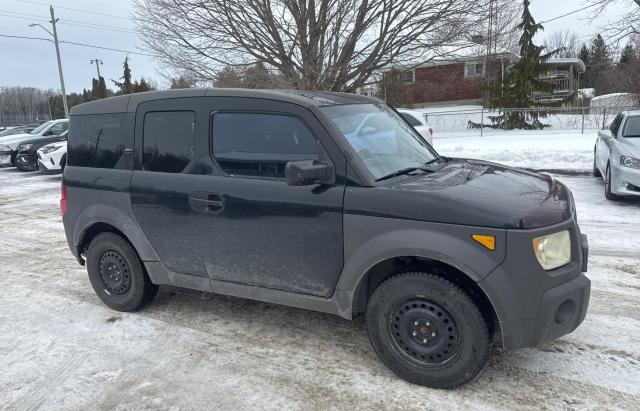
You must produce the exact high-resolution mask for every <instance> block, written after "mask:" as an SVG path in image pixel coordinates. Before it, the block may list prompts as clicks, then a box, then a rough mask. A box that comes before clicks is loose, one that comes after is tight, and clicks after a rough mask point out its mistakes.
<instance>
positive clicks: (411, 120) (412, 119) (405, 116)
mask: <svg viewBox="0 0 640 411" xmlns="http://www.w3.org/2000/svg"><path fill="white" fill-rule="evenodd" d="M400 115H401V116H402V118H403V119H405V120H407V122H408V123H409V124H411V125H412V126H413V127H415V126H419V125H420V122H419V121H418V119H416V118H415V117H414V116H412V115H411V114H408V113H400Z"/></svg>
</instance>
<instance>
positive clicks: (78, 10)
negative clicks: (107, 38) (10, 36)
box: [16, 0, 131, 20]
mask: <svg viewBox="0 0 640 411" xmlns="http://www.w3.org/2000/svg"><path fill="white" fill-rule="evenodd" d="M16 1H17V2H19V3H28V4H37V5H39V6H49V3H41V2H38V1H29V0H16ZM51 5H52V6H54V7H56V8H58V9H63V10H71V11H76V12H78V13H87V14H96V15H98V16H104V17H112V18H114V19H123V20H131V18H129V17H124V16H116V15H114V14H107V13H99V12H97V11H91V10H82V9H74V8H72V7H64V6H58V5H56V4H51Z"/></svg>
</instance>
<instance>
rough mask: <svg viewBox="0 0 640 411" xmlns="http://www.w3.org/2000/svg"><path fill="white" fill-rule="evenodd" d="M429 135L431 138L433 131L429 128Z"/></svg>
mask: <svg viewBox="0 0 640 411" xmlns="http://www.w3.org/2000/svg"><path fill="white" fill-rule="evenodd" d="M429 135H430V136H431V137H433V129H432V128H431V127H429Z"/></svg>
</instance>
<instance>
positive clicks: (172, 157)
mask: <svg viewBox="0 0 640 411" xmlns="http://www.w3.org/2000/svg"><path fill="white" fill-rule="evenodd" d="M195 131H196V114H195V113H194V112H193V111H154V112H148V113H147V114H145V116H144V131H143V142H142V167H143V168H144V169H145V170H147V171H157V172H162V173H181V172H183V171H184V170H185V168H186V167H187V165H188V164H189V163H190V162H191V160H192V159H193V146H194V140H195Z"/></svg>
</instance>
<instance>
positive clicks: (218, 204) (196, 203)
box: [189, 191, 224, 213]
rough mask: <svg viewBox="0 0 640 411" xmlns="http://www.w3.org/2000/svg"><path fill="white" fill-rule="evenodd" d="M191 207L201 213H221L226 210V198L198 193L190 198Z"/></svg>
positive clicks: (214, 194)
mask: <svg viewBox="0 0 640 411" xmlns="http://www.w3.org/2000/svg"><path fill="white" fill-rule="evenodd" d="M189 206H190V207H191V209H192V210H194V211H197V212H199V213H219V212H221V211H222V210H223V209H224V198H222V196H221V195H220V194H217V193H208V192H206V191H196V192H195V193H192V194H191V195H190V196H189Z"/></svg>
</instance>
